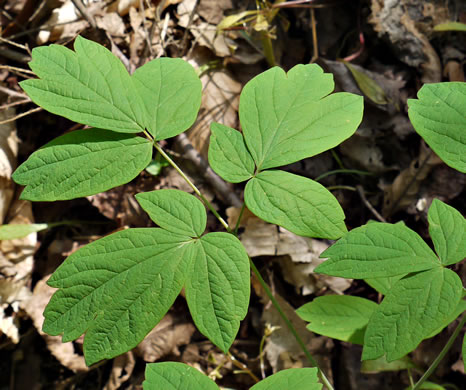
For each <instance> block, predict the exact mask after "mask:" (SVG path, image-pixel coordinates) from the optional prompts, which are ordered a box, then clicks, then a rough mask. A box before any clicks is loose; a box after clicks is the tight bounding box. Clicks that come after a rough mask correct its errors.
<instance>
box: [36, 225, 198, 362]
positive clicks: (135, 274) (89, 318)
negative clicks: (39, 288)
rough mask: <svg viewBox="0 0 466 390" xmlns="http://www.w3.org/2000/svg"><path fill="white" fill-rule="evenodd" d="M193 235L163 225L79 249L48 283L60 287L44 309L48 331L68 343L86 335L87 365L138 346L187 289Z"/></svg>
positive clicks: (110, 237) (126, 232)
mask: <svg viewBox="0 0 466 390" xmlns="http://www.w3.org/2000/svg"><path fill="white" fill-rule="evenodd" d="M190 240H191V239H190V238H189V237H186V236H181V235H177V234H173V233H170V232H167V231H165V230H163V229H155V228H139V229H128V230H123V231H120V232H117V233H114V234H111V235H109V236H107V237H104V238H102V239H100V240H97V241H95V242H93V243H91V244H88V245H86V246H85V247H83V248H81V249H79V250H78V251H76V252H74V253H73V254H72V255H71V256H69V257H68V258H67V259H66V260H65V262H64V263H63V264H62V265H61V266H60V267H58V269H57V270H56V271H55V272H54V274H53V275H52V276H51V277H50V279H49V280H48V284H49V285H50V286H52V287H56V288H58V289H59V290H58V291H57V292H56V293H55V294H54V295H53V297H52V299H51V300H50V302H49V304H48V305H47V307H46V309H45V311H44V317H45V321H44V325H43V331H44V332H46V333H48V334H50V335H55V336H56V335H60V334H62V335H63V342H67V341H72V340H74V339H76V338H78V337H79V336H81V335H82V334H83V333H86V336H85V339H84V355H85V359H86V363H87V364H88V365H91V364H93V363H95V362H97V361H99V360H102V359H108V358H112V357H115V356H117V355H120V354H122V353H124V352H127V351H128V350H130V349H132V348H134V347H135V346H136V345H137V344H138V343H139V342H140V341H141V340H142V339H143V338H144V337H145V336H146V335H147V333H149V332H150V331H151V330H152V328H153V327H154V326H155V325H156V324H157V323H158V322H159V321H160V320H161V318H162V317H163V316H164V315H165V313H166V312H167V310H168V309H169V308H170V306H171V305H172V304H173V302H174V300H175V298H176V297H177V295H178V294H179V292H180V291H181V288H182V286H183V284H184V282H185V279H186V276H187V270H188V268H189V266H190V262H191V257H190V256H189V255H190V253H189V249H190V247H191V246H192V244H190V243H189V241H190Z"/></svg>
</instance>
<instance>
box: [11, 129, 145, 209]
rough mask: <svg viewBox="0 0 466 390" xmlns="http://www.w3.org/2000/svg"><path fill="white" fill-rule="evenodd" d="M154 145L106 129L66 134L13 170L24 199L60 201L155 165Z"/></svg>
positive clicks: (116, 182)
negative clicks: (151, 161) (149, 164)
mask: <svg viewBox="0 0 466 390" xmlns="http://www.w3.org/2000/svg"><path fill="white" fill-rule="evenodd" d="M151 156H152V144H151V143H150V142H149V141H148V140H146V139H144V138H141V137H136V136H134V135H130V134H121V133H115V132H113V131H108V130H101V129H88V130H77V131H73V132H71V133H68V134H65V135H62V136H61V137H58V138H56V139H54V140H53V141H52V142H49V143H48V144H46V145H45V146H43V147H42V148H41V149H39V150H37V151H36V152H34V153H33V154H32V155H31V156H30V157H29V158H28V159H27V160H26V162H24V163H23V164H21V165H20V166H19V167H18V169H17V170H16V171H15V172H14V173H13V180H14V181H15V182H16V183H18V184H22V185H25V186H26V188H25V189H24V191H23V192H22V194H21V199H26V200H31V201H54V200H67V199H74V198H79V197H81V196H88V195H94V194H97V193H99V192H103V191H106V190H108V189H110V188H113V187H116V186H119V185H121V184H125V183H127V182H129V181H131V180H132V179H134V178H135V177H136V176H137V175H138V174H139V172H141V171H142V170H143V169H144V168H145V167H146V166H147V164H148V163H149V161H150V160H151Z"/></svg>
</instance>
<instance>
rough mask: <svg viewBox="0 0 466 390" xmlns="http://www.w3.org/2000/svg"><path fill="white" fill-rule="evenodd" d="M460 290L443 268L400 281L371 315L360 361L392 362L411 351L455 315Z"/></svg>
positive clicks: (461, 287)
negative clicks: (380, 358)
mask: <svg viewBox="0 0 466 390" xmlns="http://www.w3.org/2000/svg"><path fill="white" fill-rule="evenodd" d="M462 290H463V286H462V283H461V280H460V278H459V277H458V275H456V274H455V273H454V272H453V271H451V270H449V269H446V268H435V269H432V270H429V271H425V272H419V273H416V274H412V275H409V276H407V277H405V278H403V279H401V280H399V281H398V282H397V283H396V284H395V285H394V286H393V288H392V289H391V290H390V291H389V293H388V294H387V295H386V297H385V299H384V300H383V301H382V303H381V304H380V305H379V306H378V308H377V309H376V311H375V312H374V314H373V315H372V317H371V319H370V321H369V324H368V326H367V329H366V335H365V338H364V348H363V353H362V360H368V359H377V358H379V357H381V356H383V355H385V356H386V359H387V361H389V362H390V361H393V360H396V359H399V358H401V357H403V356H404V355H406V354H407V353H409V352H411V351H413V350H414V349H415V348H416V347H417V346H418V345H419V343H420V342H421V341H422V340H423V339H425V338H427V337H429V335H430V334H431V333H432V332H433V331H434V330H435V329H437V328H438V327H439V326H440V325H441V324H442V323H444V321H445V320H446V319H448V318H449V316H450V315H451V313H452V312H454V311H455V309H456V307H457V305H458V303H459V301H460V299H461V293H462Z"/></svg>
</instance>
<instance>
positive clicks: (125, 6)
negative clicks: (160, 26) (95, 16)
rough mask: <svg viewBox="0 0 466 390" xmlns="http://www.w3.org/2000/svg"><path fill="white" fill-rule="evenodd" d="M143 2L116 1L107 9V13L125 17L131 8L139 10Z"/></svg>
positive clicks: (139, 0)
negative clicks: (116, 13)
mask: <svg viewBox="0 0 466 390" xmlns="http://www.w3.org/2000/svg"><path fill="white" fill-rule="evenodd" d="M139 4H141V0H116V1H112V2H111V3H110V5H109V7H108V8H107V12H118V14H119V15H120V16H125V15H126V14H127V13H128V12H129V11H130V9H131V7H134V8H139Z"/></svg>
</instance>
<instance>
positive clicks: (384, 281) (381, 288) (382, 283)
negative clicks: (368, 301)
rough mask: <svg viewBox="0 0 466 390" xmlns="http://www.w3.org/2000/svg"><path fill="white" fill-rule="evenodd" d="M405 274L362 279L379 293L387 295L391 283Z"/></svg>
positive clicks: (391, 285)
mask: <svg viewBox="0 0 466 390" xmlns="http://www.w3.org/2000/svg"><path fill="white" fill-rule="evenodd" d="M406 275H407V274H401V275H396V276H390V277H388V278H373V279H372V278H369V279H364V281H365V282H366V283H367V284H368V285H369V286H371V287H372V288H373V289H374V290H377V292H379V293H381V294H382V295H387V293H388V292H389V291H390V289H391V288H392V287H393V285H394V284H395V283H396V282H398V280H400V279H401V278H403V277H404V276H406Z"/></svg>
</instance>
